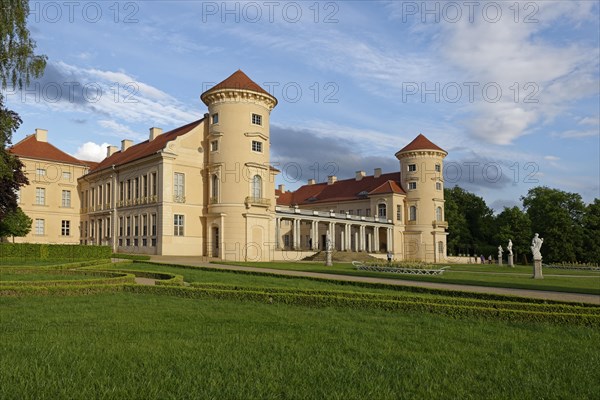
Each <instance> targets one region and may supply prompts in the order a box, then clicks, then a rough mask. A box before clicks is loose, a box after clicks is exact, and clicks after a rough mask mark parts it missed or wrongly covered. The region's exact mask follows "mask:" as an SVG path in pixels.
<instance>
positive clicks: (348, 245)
mask: <svg viewBox="0 0 600 400" xmlns="http://www.w3.org/2000/svg"><path fill="white" fill-rule="evenodd" d="M346 250H348V251H352V228H351V226H350V224H346Z"/></svg>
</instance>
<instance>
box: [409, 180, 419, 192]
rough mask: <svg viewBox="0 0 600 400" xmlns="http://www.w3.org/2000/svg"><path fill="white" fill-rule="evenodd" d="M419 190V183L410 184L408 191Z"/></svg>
mask: <svg viewBox="0 0 600 400" xmlns="http://www.w3.org/2000/svg"><path fill="white" fill-rule="evenodd" d="M416 188H417V182H408V190H415V189H416Z"/></svg>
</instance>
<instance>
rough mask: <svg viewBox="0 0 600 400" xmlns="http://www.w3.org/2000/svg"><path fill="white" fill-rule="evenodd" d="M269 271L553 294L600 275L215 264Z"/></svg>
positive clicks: (584, 288)
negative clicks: (408, 272) (396, 271)
mask: <svg viewBox="0 0 600 400" xmlns="http://www.w3.org/2000/svg"><path fill="white" fill-rule="evenodd" d="M219 263H222V264H228V265H239V266H249V267H259V268H269V269H283V270H294V271H307V272H316V273H330V274H340V275H352V276H368V277H376V278H385V279H404V280H412V281H427V282H440V283H456V284H463V285H478V286H489V287H511V288H519V289H534V290H550V291H557V292H572V293H588V294H600V273H598V272H592V271H566V270H554V269H544V279H542V280H533V279H532V278H531V275H532V267H528V266H516V267H515V268H510V267H500V266H482V265H451V267H450V269H449V270H446V272H444V274H443V275H437V276H432V275H406V274H393V273H384V272H371V271H358V270H356V268H354V267H353V266H352V264H348V263H334V265H333V266H332V267H325V266H324V265H323V263H308V262H297V263H294V262H287V263H286V262H251V263H250V262H219Z"/></svg>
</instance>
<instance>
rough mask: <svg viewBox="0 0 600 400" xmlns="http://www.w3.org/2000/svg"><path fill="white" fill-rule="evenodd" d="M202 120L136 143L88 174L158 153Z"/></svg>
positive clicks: (115, 154)
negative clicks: (150, 139)
mask: <svg viewBox="0 0 600 400" xmlns="http://www.w3.org/2000/svg"><path fill="white" fill-rule="evenodd" d="M203 120H204V118H202V119H199V120H198V121H194V122H191V123H189V124H187V125H184V126H181V127H179V128H177V129H174V130H172V131H169V132H166V133H163V134H162V135H158V136H157V137H156V138H155V139H154V140H153V141H149V140H146V141H144V142H141V143H138V144H136V145H134V146H131V147H130V148H128V149H127V150H125V151H124V152H123V151H117V152H116V153H114V154H113V155H111V156H110V157H107V158H105V159H104V160H102V161H101V162H100V163H99V164H98V165H96V167H94V168H92V169H91V170H90V172H97V171H101V170H103V169H106V168H110V167H112V166H113V165H115V166H118V165H123V164H127V163H129V162H132V161H135V160H139V159H141V158H144V157H148V156H151V155H152V154H155V153H157V152H158V151H160V150H162V149H164V148H165V147H166V146H167V143H168V142H170V141H172V140H175V139H176V138H177V137H179V136H181V135H184V134H186V133H188V132H189V131H191V130H192V129H194V128H195V127H197V126H198V125H200V124H201V123H202V121H203Z"/></svg>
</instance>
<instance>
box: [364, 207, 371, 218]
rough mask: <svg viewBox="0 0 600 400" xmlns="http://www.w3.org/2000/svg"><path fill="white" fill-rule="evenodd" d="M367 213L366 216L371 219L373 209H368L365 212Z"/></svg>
mask: <svg viewBox="0 0 600 400" xmlns="http://www.w3.org/2000/svg"><path fill="white" fill-rule="evenodd" d="M365 212H366V214H365V215H366V216H367V217H370V216H371V209H370V208H367V209H366V210H365Z"/></svg>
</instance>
